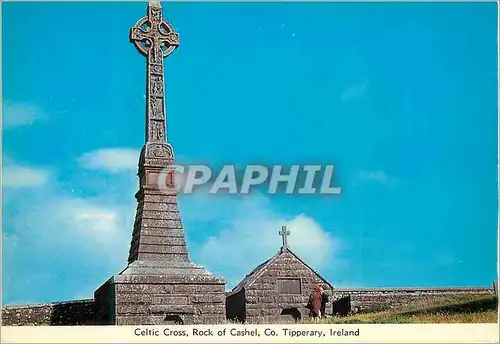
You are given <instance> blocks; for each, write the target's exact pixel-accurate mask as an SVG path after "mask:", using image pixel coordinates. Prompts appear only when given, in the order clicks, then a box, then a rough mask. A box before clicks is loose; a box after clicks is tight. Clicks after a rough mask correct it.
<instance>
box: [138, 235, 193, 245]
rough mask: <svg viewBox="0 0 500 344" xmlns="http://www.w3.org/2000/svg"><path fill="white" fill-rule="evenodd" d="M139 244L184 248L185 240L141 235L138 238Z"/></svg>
mask: <svg viewBox="0 0 500 344" xmlns="http://www.w3.org/2000/svg"><path fill="white" fill-rule="evenodd" d="M139 240H140V242H141V244H147V245H151V244H152V245H168V246H185V245H186V240H185V239H184V238H183V237H160V236H154V235H142V236H141V237H140V239H139Z"/></svg>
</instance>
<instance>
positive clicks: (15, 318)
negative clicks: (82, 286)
mask: <svg viewBox="0 0 500 344" xmlns="http://www.w3.org/2000/svg"><path fill="white" fill-rule="evenodd" d="M94 324H95V323H94V300H93V299H88V300H77V301H68V302H55V303H46V304H39V305H26V306H6V307H3V308H2V326H33V325H46V326H51V325H52V326H65V325H94Z"/></svg>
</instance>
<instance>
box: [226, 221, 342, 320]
mask: <svg viewBox="0 0 500 344" xmlns="http://www.w3.org/2000/svg"><path fill="white" fill-rule="evenodd" d="M279 234H280V235H281V236H282V237H283V245H282V247H281V248H280V250H279V251H278V253H277V254H276V255H274V256H273V257H272V258H270V259H268V260H266V261H265V262H264V263H262V264H260V265H259V266H257V267H256V268H255V269H253V270H252V272H250V273H249V274H248V275H247V276H246V277H245V278H244V279H243V280H242V281H241V282H240V283H239V284H238V285H236V287H234V288H233V289H232V290H231V291H230V292H228V293H227V294H226V317H227V318H228V319H229V320H233V321H239V322H244V323H256V322H262V321H263V320H266V319H267V320H271V319H274V320H276V319H280V320H281V321H284V322H289V321H291V322H293V321H296V320H299V319H301V318H306V317H308V316H309V310H308V309H307V308H306V305H307V301H308V298H309V295H310V293H311V292H312V290H313V288H314V286H315V285H318V284H319V285H321V286H322V287H323V289H324V290H325V292H326V293H327V294H328V295H329V296H330V301H329V302H328V304H327V305H326V312H325V313H326V314H327V315H331V313H332V301H331V296H332V293H333V286H332V285H331V284H330V283H329V282H328V281H327V280H326V279H325V278H323V277H322V276H320V275H319V274H318V273H317V272H316V271H314V270H313V268H311V267H310V266H309V265H307V264H306V263H305V262H304V261H303V260H302V259H300V258H299V257H298V256H297V255H296V254H295V253H293V252H292V250H290V248H289V247H288V244H287V236H288V235H289V234H290V232H289V231H288V230H287V229H286V227H283V228H282V230H281V231H280V233H279Z"/></svg>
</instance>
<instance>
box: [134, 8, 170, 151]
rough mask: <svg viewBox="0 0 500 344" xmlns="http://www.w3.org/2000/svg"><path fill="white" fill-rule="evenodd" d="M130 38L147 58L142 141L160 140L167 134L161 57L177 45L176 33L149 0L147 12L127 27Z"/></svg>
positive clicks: (160, 141)
mask: <svg viewBox="0 0 500 344" xmlns="http://www.w3.org/2000/svg"><path fill="white" fill-rule="evenodd" d="M130 41H131V42H132V43H134V45H135V46H136V48H137V49H138V50H139V52H140V53H141V54H143V55H145V56H146V57H147V89H146V101H147V103H146V104H147V105H146V107H147V108H146V116H147V119H146V142H159V143H164V142H166V139H167V137H166V136H167V135H166V134H167V133H166V123H165V119H166V117H165V91H164V80H163V59H164V58H165V57H167V56H168V55H170V54H171V53H172V52H173V51H174V50H175V49H176V48H177V47H178V46H179V34H178V33H176V32H175V31H174V29H173V27H172V26H171V25H170V24H169V23H167V22H166V21H165V20H164V19H163V18H162V9H161V5H160V3H159V2H156V1H150V2H149V5H148V15H147V16H146V17H143V18H142V19H140V20H139V21H138V22H137V23H136V24H135V26H134V27H132V29H130Z"/></svg>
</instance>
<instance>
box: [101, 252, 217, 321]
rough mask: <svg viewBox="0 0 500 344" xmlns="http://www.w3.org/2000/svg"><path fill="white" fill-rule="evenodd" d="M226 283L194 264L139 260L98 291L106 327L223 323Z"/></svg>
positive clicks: (102, 318)
mask: <svg viewBox="0 0 500 344" xmlns="http://www.w3.org/2000/svg"><path fill="white" fill-rule="evenodd" d="M225 283H226V282H225V280H224V279H223V278H220V277H215V276H213V275H212V274H211V273H209V272H208V271H206V270H205V269H203V268H202V267H201V266H199V265H196V264H194V263H191V262H171V261H169V262H158V261H154V262H153V261H135V262H133V263H132V264H130V265H129V266H128V267H127V268H126V269H125V270H124V271H122V272H121V273H120V274H118V275H115V276H113V277H112V278H110V279H109V280H108V281H106V282H105V283H104V284H103V285H102V286H101V287H100V288H99V289H97V290H96V292H95V294H94V297H95V300H96V316H97V322H98V324H101V325H166V324H214V323H222V322H223V321H224V320H225V319H226V315H225V311H226V309H225V294H224V286H225Z"/></svg>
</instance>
